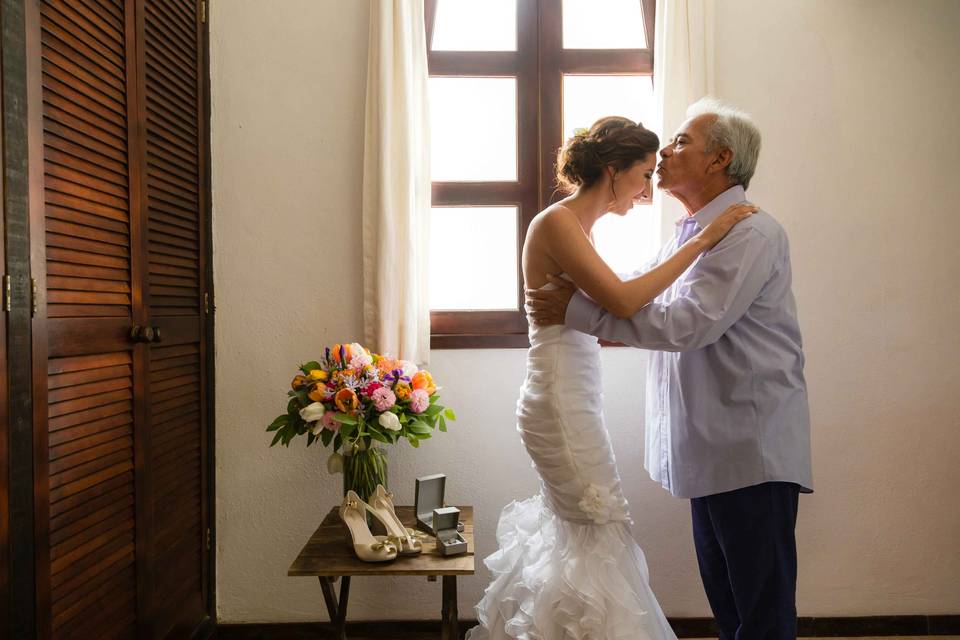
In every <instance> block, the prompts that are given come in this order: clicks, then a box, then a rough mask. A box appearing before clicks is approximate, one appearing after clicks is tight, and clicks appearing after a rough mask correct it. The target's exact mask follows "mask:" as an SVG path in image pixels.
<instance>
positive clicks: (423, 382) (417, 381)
mask: <svg viewBox="0 0 960 640" xmlns="http://www.w3.org/2000/svg"><path fill="white" fill-rule="evenodd" d="M410 385H411V386H412V387H413V388H414V389H423V390H424V391H426V392H427V395H430V396H432V395H433V392H434V391H436V390H437V385H435V384H434V383H433V376H431V375H430V372H428V371H424V370H423V369H421V370H420V371H417V372H416V373H415V374H413V379H411V380H410Z"/></svg>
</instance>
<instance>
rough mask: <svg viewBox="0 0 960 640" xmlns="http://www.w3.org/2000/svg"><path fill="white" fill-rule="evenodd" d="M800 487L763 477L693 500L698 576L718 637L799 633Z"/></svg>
mask: <svg viewBox="0 0 960 640" xmlns="http://www.w3.org/2000/svg"><path fill="white" fill-rule="evenodd" d="M799 494H800V487H799V485H796V484H793V483H790V482H766V483H764V484H758V485H754V486H752V487H745V488H743V489H737V490H735V491H728V492H726V493H718V494H715V495H711V496H704V497H702V498H693V499H691V500H690V507H691V511H692V515H693V541H694V545H695V546H696V549H697V562H698V563H699V564H700V577H701V578H702V579H703V587H704V589H705V590H706V592H707V599H708V600H709V601H710V608H711V609H713V615H714V618H716V621H717V625H718V626H719V627H720V640H761V639H764V640H766V639H770V640H773V639H776V640H788V639H789V640H793V639H794V638H796V637H797V606H796V592H797V545H796V538H795V536H794V530H795V527H796V523H797V506H798V502H799Z"/></svg>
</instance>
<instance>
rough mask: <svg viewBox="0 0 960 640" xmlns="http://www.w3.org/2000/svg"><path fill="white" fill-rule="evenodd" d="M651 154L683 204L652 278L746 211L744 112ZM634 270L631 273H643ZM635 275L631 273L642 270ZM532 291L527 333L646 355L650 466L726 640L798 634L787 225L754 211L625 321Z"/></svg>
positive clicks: (803, 438) (805, 438)
mask: <svg viewBox="0 0 960 640" xmlns="http://www.w3.org/2000/svg"><path fill="white" fill-rule="evenodd" d="M687 116H688V119H687V120H686V122H684V123H683V124H682V125H681V126H680V129H679V130H678V131H677V132H676V134H675V135H674V136H673V138H672V139H671V140H670V142H669V144H668V145H666V146H665V147H663V148H662V149H661V150H660V155H661V161H660V163H659V166H658V169H657V176H658V178H659V181H658V186H659V187H660V188H661V189H663V190H664V191H666V192H667V193H668V194H669V195H671V196H673V197H674V198H676V199H677V200H679V201H680V202H681V203H683V205H684V207H685V208H686V210H687V213H688V216H687V217H686V218H685V219H683V220H682V221H680V222H678V224H677V231H676V234H675V236H674V238H673V239H672V240H670V241H669V242H668V243H667V244H666V245H665V246H664V247H663V249H662V250H661V252H660V255H659V256H658V258H657V259H656V260H655V261H654V262H653V263H651V264H650V265H647V267H645V268H644V269H643V270H642V271H646V270H648V269H649V268H651V267H652V266H654V265H655V264H657V262H659V261H660V260H662V259H665V258H666V257H668V256H670V255H671V254H673V252H674V251H676V249H677V247H679V246H680V245H682V244H683V243H684V242H686V241H687V240H688V239H689V238H691V237H692V236H694V235H695V234H696V233H697V232H698V231H700V230H701V229H702V228H703V227H705V226H706V225H707V224H709V223H710V222H711V221H712V220H714V219H715V218H716V217H717V216H719V215H720V213H721V212H723V211H724V209H726V208H727V207H728V206H730V205H732V204H735V203H739V202H744V201H746V193H745V190H746V188H747V187H748V186H749V184H750V179H751V178H752V176H753V173H754V170H755V169H756V165H757V158H758V156H759V153H760V132H759V131H758V130H757V127H756V125H754V123H753V122H752V121H751V120H750V118H749V117H748V116H747V115H746V114H744V113H742V112H740V111H738V110H736V109H734V108H732V107H729V106H727V105H725V104H722V103H720V102H718V101H716V100H713V99H704V100H701V101H699V102H697V103H696V104H694V105H692V106H691V107H690V109H689V110H688V112H687ZM642 271H641V272H642ZM638 273H639V272H638ZM551 281H552V282H553V283H554V284H555V285H557V288H556V289H553V290H549V289H540V290H536V291H533V290H528V291H527V306H528V309H529V311H530V315H531V316H532V317H533V319H534V322H535V323H537V324H560V323H564V322H565V323H566V324H567V325H568V326H570V327H573V328H574V329H577V330H579V331H583V332H586V333H590V334H592V335H595V336H597V337H599V338H603V339H605V340H610V341H614V342H620V343H624V344H627V345H631V346H634V347H639V348H642V349H650V350H652V353H651V355H650V362H649V370H648V375H647V401H646V411H647V416H646V453H645V466H646V468H647V471H648V472H649V473H650V476H651V477H652V478H653V479H654V480H657V481H659V482H660V483H661V484H662V485H663V486H664V487H665V488H666V489H667V490H669V491H670V492H671V493H672V494H673V495H675V496H677V497H681V498H689V499H690V504H691V512H692V520H693V538H694V545H695V547H696V552H697V560H698V563H699V566H700V575H701V578H702V579H703V585H704V589H705V590H706V593H707V598H708V600H709V602H710V606H711V608H712V609H713V613H714V616H715V618H716V621H717V624H718V626H719V628H720V637H721V638H722V639H723V640H734V639H736V640H749V639H753V638H795V637H796V620H797V618H796V604H795V603H796V580H797V554H796V541H795V534H794V531H795V526H796V518H797V509H798V502H799V493H801V492H803V493H809V492H811V491H812V486H813V482H812V478H811V465H810V417H809V409H808V406H807V390H806V382H805V380H804V376H803V363H804V358H803V351H802V347H801V338H800V329H799V326H798V323H797V313H796V305H795V302H794V297H793V292H792V290H791V269H790V253H789V247H788V244H787V236H786V233H785V232H784V230H783V227H781V226H780V224H779V223H777V221H776V220H774V219H773V217H771V216H770V215H769V214H767V213H766V212H764V211H759V212H757V213H755V214H754V215H752V216H750V217H749V218H747V219H746V220H744V221H742V222H740V223H739V224H737V225H736V226H735V227H734V228H733V229H732V230H731V231H730V233H729V234H728V235H727V237H726V238H724V239H723V240H722V241H721V242H720V243H719V244H718V245H717V246H716V247H714V248H713V249H712V250H710V251H708V252H706V253H704V254H703V256H702V257H701V258H700V259H699V260H698V261H697V262H696V263H695V264H694V265H693V266H692V267H691V268H690V270H689V271H688V272H687V273H686V274H685V275H684V276H683V277H681V278H680V279H679V280H677V282H676V283H674V284H673V286H671V287H670V288H669V289H668V290H667V291H665V292H664V293H663V294H661V295H660V296H659V297H658V298H657V299H656V300H655V301H654V302H652V303H650V304H649V305H647V306H646V307H644V308H643V309H641V310H640V311H639V312H638V313H637V314H636V315H634V316H633V317H631V318H627V319H619V318H617V317H616V316H614V315H613V314H611V313H609V312H608V311H606V310H605V309H603V308H602V307H600V306H599V305H597V304H596V303H595V302H594V301H592V300H591V299H590V298H588V297H587V296H585V295H584V294H583V293H581V292H574V290H573V289H571V288H570V285H569V283H567V282H566V281H564V280H561V279H557V278H554V279H552V280H551Z"/></svg>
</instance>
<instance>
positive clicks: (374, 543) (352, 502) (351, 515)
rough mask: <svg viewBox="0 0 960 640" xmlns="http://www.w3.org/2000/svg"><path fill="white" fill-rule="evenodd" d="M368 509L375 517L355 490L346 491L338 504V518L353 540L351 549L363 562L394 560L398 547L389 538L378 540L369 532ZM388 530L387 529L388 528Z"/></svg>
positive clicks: (375, 514) (374, 513) (373, 512)
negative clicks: (341, 501) (345, 526)
mask: <svg viewBox="0 0 960 640" xmlns="http://www.w3.org/2000/svg"><path fill="white" fill-rule="evenodd" d="M367 511H370V513H372V514H373V515H374V516H375V517H376V518H377V519H380V520H382V518H381V517H380V516H379V515H377V512H376V511H374V510H373V509H372V508H371V507H370V505H368V504H367V503H366V502H364V501H363V500H361V499H360V496H358V495H357V493H356V492H355V491H347V495H346V496H344V498H343V503H342V504H341V505H340V518H341V519H342V520H343V522H344V524H345V525H347V530H349V531H350V539H351V540H352V542H353V551H354V553H356V554H357V557H358V558H360V559H361V560H363V561H364V562H389V561H390V560H396V558H397V551H398V547H397V545H396V544H394V543H393V542H392V541H391V540H390V539H389V538H388V539H387V540H378V539H377V538H375V537H373V534H372V533H370V527H368V526H367V517H366V512H367ZM388 531H389V529H388Z"/></svg>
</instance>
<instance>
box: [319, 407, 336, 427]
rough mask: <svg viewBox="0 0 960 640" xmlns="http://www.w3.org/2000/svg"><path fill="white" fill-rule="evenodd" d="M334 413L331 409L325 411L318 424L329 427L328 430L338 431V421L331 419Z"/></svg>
mask: <svg viewBox="0 0 960 640" xmlns="http://www.w3.org/2000/svg"><path fill="white" fill-rule="evenodd" d="M334 415H336V414H334V412H333V411H327V412H326V413H325V414H323V417H322V418H320V424H322V425H323V427H324V428H325V429H329V430H330V431H339V430H340V423H339V422H337V421H336V420H334V419H333V416H334Z"/></svg>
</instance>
